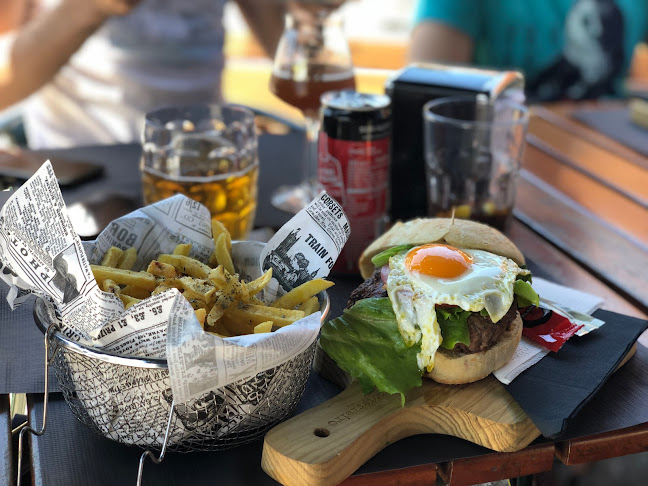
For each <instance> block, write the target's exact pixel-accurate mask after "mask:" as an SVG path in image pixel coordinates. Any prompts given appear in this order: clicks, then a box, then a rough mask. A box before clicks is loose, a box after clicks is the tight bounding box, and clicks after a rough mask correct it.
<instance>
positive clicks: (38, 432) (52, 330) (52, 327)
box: [16, 324, 58, 486]
mask: <svg viewBox="0 0 648 486" xmlns="http://www.w3.org/2000/svg"><path fill="white" fill-rule="evenodd" d="M57 330H58V326H57V325H56V324H50V326H49V327H48V328H47V332H46V333H45V392H44V399H43V425H42V427H41V429H40V430H35V429H33V428H32V427H31V426H29V425H27V426H25V427H23V429H22V430H21V431H20V435H19V436H18V479H17V481H16V486H20V482H21V479H22V458H23V444H24V436H25V435H26V434H27V433H28V432H30V433H32V434H34V435H36V436H38V437H40V436H41V435H43V434H44V433H45V427H46V426H47V402H48V399H49V365H50V361H51V360H52V359H54V354H55V353H52V356H51V357H50V354H49V339H50V336H52V335H53V334H54V333H55V332H56V331H57Z"/></svg>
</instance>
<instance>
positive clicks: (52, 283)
mask: <svg viewBox="0 0 648 486" xmlns="http://www.w3.org/2000/svg"><path fill="white" fill-rule="evenodd" d="M21 214H22V215H25V214H28V215H29V218H22V217H18V216H20V215H21ZM286 226H288V227H289V228H288V231H290V232H292V231H294V230H295V228H297V232H300V231H301V232H303V233H304V234H305V235H306V236H305V238H303V239H302V241H301V243H299V244H298V245H295V249H294V250H295V251H297V250H299V252H300V253H301V256H302V257H303V256H307V257H308V258H311V261H317V258H320V259H324V257H326V260H324V262H328V263H327V264H326V265H320V266H319V268H318V270H317V272H316V274H317V276H325V275H326V274H327V273H328V268H330V267H331V266H332V262H334V261H335V259H336V258H337V256H338V254H339V251H340V250H341V248H342V246H343V245H344V242H345V241H346V238H347V237H348V234H349V227H348V220H347V219H346V216H345V215H344V213H343V211H342V210H341V208H340V207H339V205H338V204H337V203H336V202H335V201H334V200H332V199H331V198H330V197H328V196H327V195H326V193H322V194H321V195H320V196H319V197H318V198H316V200H315V201H313V203H311V205H309V206H308V207H307V208H305V209H304V210H302V212H300V213H299V214H298V215H296V216H295V218H293V220H291V221H290V222H289V223H288V224H287V225H286ZM283 229H285V227H284V228H282V230H283ZM282 230H280V232H279V234H278V235H277V236H281V234H282ZM299 239H300V238H297V240H299ZM180 242H186V243H192V245H193V247H192V254H191V256H194V257H195V258H198V259H199V260H202V261H206V259H207V257H208V255H209V253H210V250H209V249H210V248H213V239H212V238H211V231H210V217H209V212H208V211H207V209H206V208H205V207H204V206H202V205H200V204H199V203H197V202H195V201H192V200H191V199H189V198H186V197H184V196H181V195H176V196H174V197H172V198H169V199H166V200H164V201H160V202H159V203H156V204H154V205H151V206H147V207H144V208H141V209H140V210H137V211H134V212H133V213H131V214H129V215H126V216H124V217H122V218H119V219H118V220H115V221H113V222H112V223H110V224H109V225H108V227H107V228H106V229H105V230H104V231H103V232H102V233H101V234H100V235H99V237H98V238H97V240H96V241H95V242H94V243H93V244H89V245H88V244H84V245H83V246H82V244H81V241H80V239H79V237H78V235H76V233H75V232H74V229H73V227H72V224H71V221H70V219H69V217H68V214H67V209H66V207H65V203H64V201H63V198H62V195H61V192H60V189H59V187H58V184H57V180H56V176H55V174H54V172H53V170H52V167H51V164H50V163H49V161H48V162H45V163H44V164H43V166H42V167H41V168H40V169H39V170H38V171H37V173H36V174H35V175H34V176H33V177H32V178H30V179H29V180H28V181H27V182H26V183H25V184H23V185H22V186H21V187H20V188H19V189H17V190H16V191H15V193H14V194H13V195H12V196H11V197H10V198H9V200H8V201H7V203H6V204H5V205H4V206H3V208H2V210H0V249H1V250H2V252H1V253H2V262H1V263H2V266H3V268H4V269H5V270H6V271H5V270H3V273H2V275H0V276H1V277H2V278H3V279H4V280H5V281H7V283H9V284H10V286H11V287H12V290H11V291H10V294H9V296H8V300H9V301H10V305H12V306H15V305H19V304H20V303H21V301H22V300H24V296H25V295H26V294H28V293H29V292H34V293H36V294H37V295H40V296H41V297H43V298H45V299H47V300H48V301H50V302H54V303H55V305H56V312H55V314H56V316H57V317H60V318H61V319H60V320H59V324H60V336H59V337H64V336H67V337H68V338H70V344H74V341H76V342H78V343H83V344H87V345H92V346H93V347H95V348H105V349H109V350H110V351H111V352H112V353H114V354H117V355H118V354H128V355H136V356H140V357H141V359H139V360H137V359H136V362H138V363H146V362H147V360H148V359H150V358H164V357H165V356H164V351H166V358H167V360H168V373H169V378H170V382H171V383H170V389H171V390H172V392H173V393H172V396H173V397H174V398H175V403H176V404H179V403H185V404H186V403H187V402H189V403H192V405H190V406H189V408H191V407H193V409H195V410H197V409H198V408H200V407H196V405H195V404H194V403H193V402H192V401H205V399H204V397H205V396H207V395H209V394H210V393H211V394H212V395H214V394H216V395H217V394H218V393H217V392H215V390H222V389H224V388H225V387H227V386H229V385H233V386H234V385H235V384H238V383H239V382H242V381H245V380H247V379H253V378H254V377H255V376H256V375H257V374H259V373H262V372H265V371H267V370H271V369H273V368H276V367H278V366H280V365H282V364H284V363H285V362H289V361H292V360H294V359H296V358H297V357H298V356H301V355H303V354H307V353H306V352H307V350H310V348H311V347H312V343H313V341H314V340H315V338H316V336H317V333H318V332H319V327H320V325H321V321H320V317H321V316H320V313H316V314H314V315H312V316H308V317H307V318H304V319H302V320H300V321H298V322H297V323H295V324H293V325H291V326H286V327H285V328H282V329H280V330H279V331H277V332H273V333H270V334H267V335H250V336H239V337H236V338H228V339H227V340H225V339H220V338H217V337H216V336H213V335H211V334H208V333H204V332H203V331H202V329H201V328H200V325H199V324H198V321H197V319H196V318H195V314H193V310H192V309H191V306H190V305H189V304H188V302H187V301H186V300H185V299H184V298H182V297H181V296H180V294H179V293H178V292H177V290H171V291H169V292H165V293H163V294H160V296H155V298H156V299H158V300H157V301H156V302H155V307H154V308H152V304H151V302H152V301H153V300H154V299H153V298H150V299H146V300H144V301H142V302H140V303H139V304H136V305H135V306H132V307H131V308H130V309H128V310H127V311H126V312H124V310H123V305H122V304H121V302H120V301H119V299H118V298H116V296H114V295H112V294H110V293H104V292H101V291H100V290H99V288H98V286H97V283H96V281H95V280H94V277H93V275H92V272H91V270H90V265H89V264H90V263H98V261H99V259H100V258H101V255H103V253H104V252H105V251H106V250H107V249H108V248H109V247H110V246H113V245H114V246H120V247H122V248H124V247H128V246H134V247H135V248H137V249H138V262H137V263H136V266H135V268H134V269H135V270H140V269H142V268H143V267H144V266H145V264H146V262H147V261H149V260H150V259H152V258H155V257H157V255H158V254H160V253H169V252H171V251H172V250H173V248H174V247H175V245H176V244H177V243H180ZM238 243H239V244H240V245H241V246H242V247H244V248H245V246H247V245H245V246H244V245H242V244H243V243H246V242H238ZM124 245H125V246H124ZM272 245H273V241H272V240H271V241H270V243H269V244H268V245H267V246H266V249H267V247H271V246H272ZM270 251H272V248H270ZM86 252H87V253H86ZM86 254H87V256H86ZM233 256H234V255H233ZM298 256H299V255H295V256H294V258H295V259H296V260H298ZM252 260H254V261H255V262H256V264H255V268H254V269H253V270H254V271H256V272H257V273H258V275H260V273H261V265H260V263H259V261H260V257H259V253H258V249H255V250H254V251H253V258H252ZM239 263H243V262H239ZM235 265H237V262H235ZM302 267H303V265H299V268H300V269H301V268H302ZM237 268H238V267H237ZM275 271H276V276H277V278H278V279H279V280H282V279H284V280H285V276H283V275H281V272H282V269H281V268H275ZM258 275H256V276H258ZM253 276H254V275H253ZM280 293H281V289H279V291H278V292H277V294H280ZM274 297H275V296H274V295H270V296H268V295H265V298H266V300H267V301H268V300H270V301H271V300H272V299H273V298H274ZM160 307H162V308H163V309H164V310H165V311H164V312H159V309H160ZM150 311H157V312H152V313H151V312H150ZM160 330H162V332H160ZM165 342H166V349H164V343H165ZM59 347H60V348H61V349H66V348H65V347H63V346H57V347H56V348H54V349H56V350H57V352H58V349H57V348H59ZM194 348H198V349H199V350H200V352H199V353H198V356H197V357H195V356H193V354H192V352H191V351H192V350H193V349H194ZM88 350H89V351H90V354H88V353H87V352H84V353H81V354H82V355H84V356H86V357H90V358H91V359H92V353H91V351H92V348H88ZM126 351H128V352H126ZM99 353H101V351H99ZM210 354H211V355H212V358H214V356H215V359H211V360H210V359H205V358H206V357H209V355H210ZM105 355H107V356H108V355H110V353H105ZM194 358H195V359H194ZM94 359H96V356H95V357H94ZM61 360H62V361H60V363H61V364H60V366H59V368H60V370H59V371H60V374H61V376H62V377H65V376H69V377H72V378H74V377H75V376H77V374H78V376H79V380H80V382H79V383H78V384H75V386H74V387H71V388H70V392H69V393H68V396H69V397H71V398H73V399H79V400H80V403H85V404H87V405H88V406H89V407H90V408H91V409H92V410H96V412H93V414H92V416H91V414H90V413H89V412H88V411H86V414H87V415H88V416H89V417H90V418H91V421H92V423H93V424H95V425H96V424H98V423H101V424H103V425H102V426H101V427H100V431H101V433H103V434H105V435H106V436H108V437H113V436H117V437H121V435H120V432H118V431H119V430H121V428H123V427H125V426H124V425H123V424H121V423H119V420H118V418H117V417H120V416H121V415H122V414H123V415H124V416H126V417H128V418H129V421H128V427H130V429H133V427H134V423H135V422H137V420H139V419H140V417H139V416H138V415H137V413H139V412H137V410H136V408H137V407H132V406H130V404H131V402H132V401H133V400H134V399H135V398H137V401H136V403H138V404H139V405H140V408H147V407H146V405H150V406H151V407H153V408H154V409H155V407H158V408H159V407H163V408H162V411H164V407H168V400H161V399H160V390H162V389H163V390H168V389H169V384H168V383H166V382H164V380H162V382H160V380H159V379H158V378H159V377H153V378H151V377H148V378H139V379H135V380H134V379H133V378H130V377H122V378H121V379H122V380H127V381H128V380H130V381H128V383H140V385H138V386H124V385H123V384H119V382H118V381H114V382H113V383H112V384H110V385H107V386H106V387H105V389H104V388H102V387H97V388H98V389H99V390H101V391H100V392H99V394H97V395H93V394H92V392H91V391H90V389H91V388H93V387H95V386H96V383H94V382H95V381H96V380H97V379H98V378H99V376H98V375H96V374H93V366H92V363H89V364H88V366H84V365H81V364H79V363H77V361H75V360H74V359H73V358H69V357H65V358H61ZM108 361H110V360H108ZM55 362H59V360H58V359H57V360H56V361H55ZM207 362H210V363H215V364H217V368H216V369H209V370H205V369H204V365H205V364H206V363H207ZM136 367H138V366H136ZM139 367H141V366H139ZM144 367H145V368H146V367H147V365H144ZM201 367H202V369H201ZM207 371H209V373H207ZM308 371H309V370H308V367H305V370H304V372H305V373H306V375H307V374H308ZM103 374H105V375H106V376H107V379H110V378H111V377H112V378H113V380H118V376H119V375H118V374H116V372H114V371H111V372H108V370H104V373H102V375H103ZM113 375H114V376H113ZM192 377H195V378H196V380H197V381H196V382H195V383H190V381H191V379H192ZM91 378H92V379H91ZM70 381H71V382H73V383H74V380H70ZM153 383H157V384H158V385H157V386H158V387H159V388H160V390H158V389H156V388H155V387H154V386H153V385H152V384H153ZM131 389H132V390H137V392H138V393H135V394H134V395H133V396H132V397H131V396H130V395H128V393H130V391H129V390H131ZM146 394H148V395H146ZM135 395H136V396H135ZM149 395H150V396H149ZM247 395H249V394H244V396H247ZM168 396H170V395H169V394H168V393H167V397H168ZM240 402H241V403H239V404H238V405H236V407H235V408H236V409H238V410H248V409H250V406H249V402H250V401H249V399H243V400H240ZM235 403H238V402H236V401H235ZM142 405H144V406H142ZM129 410H130V411H129ZM166 410H167V411H168V410H169V409H168V408H166ZM184 410H187V407H186V406H185V407H184ZM197 413H198V415H200V414H201V413H202V412H197ZM131 422H132V423H131ZM146 422H149V420H148V419H147V420H146ZM194 422H196V421H195V420H194V421H193V422H192V421H191V420H190V419H189V418H187V417H185V418H184V419H183V420H181V421H180V423H182V424H192V423H194ZM235 422H236V421H235ZM233 426H238V425H237V423H233ZM128 427H126V428H125V430H127V431H128V430H130V429H129V428H128ZM147 427H148V428H151V425H150V424H147ZM183 427H184V428H185V429H188V428H191V427H192V426H191V425H188V426H187V427H185V426H184V425H183ZM153 428H155V427H153ZM221 429H222V427H221ZM230 429H231V427H229V428H228V429H225V430H230ZM221 434H222V433H221ZM151 436H152V437H154V438H153V439H150V436H147V435H146V432H144V434H143V435H142V434H139V433H133V432H127V433H126V434H125V438H124V439H123V440H124V441H125V442H128V443H138V444H140V443H146V442H147V441H149V440H153V442H160V440H161V439H160V437H161V435H160V434H158V433H152V435H151ZM142 437H149V439H143V438H142ZM120 440H121V439H120Z"/></svg>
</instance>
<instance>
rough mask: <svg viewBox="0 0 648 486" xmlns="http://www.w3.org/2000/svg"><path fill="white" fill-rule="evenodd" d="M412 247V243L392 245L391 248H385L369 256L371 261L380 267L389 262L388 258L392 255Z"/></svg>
mask: <svg viewBox="0 0 648 486" xmlns="http://www.w3.org/2000/svg"><path fill="white" fill-rule="evenodd" d="M412 248H414V245H397V246H392V247H391V248H387V249H386V250H384V251H381V252H380V253H378V254H377V255H374V256H373V257H372V258H371V263H373V264H374V266H375V267H376V268H380V267H382V266H383V265H387V263H389V259H390V258H391V257H393V256H394V255H397V254H399V253H401V252H403V251H406V250H410V249H412Z"/></svg>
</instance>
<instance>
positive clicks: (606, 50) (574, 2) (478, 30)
mask: <svg viewBox="0 0 648 486" xmlns="http://www.w3.org/2000/svg"><path fill="white" fill-rule="evenodd" d="M426 20H434V21H438V22H442V23H445V24H447V25H450V26H452V27H454V28H456V29H458V30H460V31H462V32H464V33H465V34H467V35H469V36H470V37H471V38H472V39H473V41H474V45H475V51H474V59H473V63H474V64H476V65H479V66H487V67H493V68H498V69H519V70H521V71H522V72H523V73H524V74H525V77H526V80H527V95H528V96H529V98H531V99H539V100H549V99H559V98H574V99H582V98H598V97H602V96H609V95H612V96H614V95H617V96H618V95H620V94H622V92H623V80H624V78H625V76H626V74H627V72H628V68H629V66H630V62H631V58H632V53H633V50H634V47H635V46H636V44H637V43H639V42H640V41H642V40H643V39H644V38H645V36H646V33H647V32H648V1H644V0H419V1H418V5H417V8H416V13H415V21H414V22H415V24H418V23H419V22H422V21H426Z"/></svg>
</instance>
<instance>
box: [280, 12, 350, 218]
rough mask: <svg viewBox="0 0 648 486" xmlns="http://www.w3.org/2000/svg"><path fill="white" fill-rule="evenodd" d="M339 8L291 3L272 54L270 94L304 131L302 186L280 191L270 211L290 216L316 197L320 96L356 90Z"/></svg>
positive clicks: (284, 187)
mask: <svg viewBox="0 0 648 486" xmlns="http://www.w3.org/2000/svg"><path fill="white" fill-rule="evenodd" d="M341 3H343V0H300V1H294V2H290V3H289V8H288V13H287V15H286V24H285V28H284V31H283V35H282V37H281V39H280V41H279V45H278V46H277V52H276V53H275V58H274V64H273V68H272V76H271V78H270V91H272V93H274V94H275V96H277V97H278V98H279V99H281V100H282V101H284V102H286V103H288V104H289V105H291V106H294V107H296V108H298V109H299V110H301V112H302V114H303V115H304V124H305V128H306V151H307V152H306V154H305V157H304V162H303V176H302V182H301V183H300V184H299V185H298V186H281V187H279V188H278V189H277V190H276V191H275V192H274V193H273V195H272V198H271V202H272V205H273V206H275V207H276V208H278V209H282V210H284V211H287V212H290V213H297V212H298V211H299V210H300V209H302V208H303V207H304V206H306V205H307V204H308V203H309V202H311V201H312V200H313V199H314V198H315V196H316V195H317V192H318V184H317V139H318V134H319V126H320V123H319V109H320V96H321V95H322V94H323V93H324V92H326V91H333V90H342V89H355V77H354V74H353V64H352V62H351V51H350V49H349V45H348V42H347V40H346V37H345V36H344V32H343V28H342V18H341V17H340V15H339V14H338V13H337V12H336V11H335V10H336V9H337V8H338V7H339V6H340V4H341Z"/></svg>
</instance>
